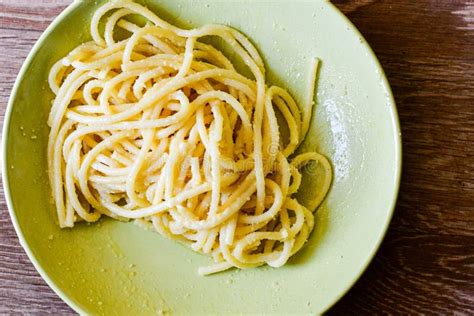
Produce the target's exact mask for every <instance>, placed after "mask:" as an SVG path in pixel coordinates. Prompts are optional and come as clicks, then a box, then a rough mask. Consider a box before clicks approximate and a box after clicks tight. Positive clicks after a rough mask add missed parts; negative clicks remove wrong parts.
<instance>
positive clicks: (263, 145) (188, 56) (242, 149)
mask: <svg viewBox="0 0 474 316" xmlns="http://www.w3.org/2000/svg"><path fill="white" fill-rule="evenodd" d="M131 14H138V15H141V16H142V17H143V18H144V19H146V20H147V23H146V24H145V25H139V24H134V23H132V22H130V21H128V20H126V17H127V16H129V15H131ZM101 22H103V23H101ZM102 24H103V25H104V27H103V28H102V27H100V25H102ZM119 28H120V29H122V30H125V31H127V32H128V33H129V34H130V35H129V36H128V37H127V38H126V39H123V40H118V39H117V38H116V37H117V36H116V31H117V30H118V29H119ZM91 35H92V38H93V41H91V42H87V43H84V44H82V45H80V46H78V47H77V48H75V49H74V50H72V51H71V52H70V53H69V54H68V55H67V56H66V57H64V58H62V59H61V60H59V61H58V62H57V63H56V64H55V65H54V66H53V67H52V69H51V72H50V75H49V84H50V87H51V90H52V91H53V92H54V93H55V95H56V97H55V99H54V103H53V105H52V108H51V112H50V114H49V118H48V125H49V126H50V127H51V132H50V134H49V142H48V167H49V178H50V182H51V187H52V192H53V197H54V201H55V205H56V209H57V216H58V219H59V225H60V226H61V227H73V226H74V224H75V223H76V222H78V221H87V222H94V221H97V220H98V219H99V218H100V217H101V216H102V215H106V216H109V217H112V218H115V219H118V220H128V219H135V220H136V221H137V222H138V223H140V224H142V225H145V226H147V227H152V228H153V229H154V230H156V231H157V232H158V233H160V234H161V235H163V236H166V237H168V238H171V239H177V240H180V241H182V242H185V243H187V244H189V246H190V247H191V248H192V249H193V250H194V251H197V252H201V253H204V254H207V255H209V256H212V258H213V259H214V261H215V264H214V265H211V266H209V267H202V268H199V273H201V274H211V273H216V272H220V271H223V270H226V269H229V268H231V267H237V268H242V269H244V268H251V267H256V266H259V265H262V264H268V265H270V266H272V267H280V266H282V265H283V264H285V263H286V262H287V260H288V258H289V257H290V256H291V255H293V254H294V253H296V252H297V251H298V250H299V249H300V248H301V247H302V246H303V244H304V243H305V241H306V240H307V238H308V236H309V234H310V232H311V231H312V229H313V226H314V218H313V214H312V212H313V211H314V210H315V209H316V208H317V207H318V206H319V204H320V203H321V201H322V200H323V198H324V197H325V195H326V193H327V192H328V190H329V187H330V183H331V166H330V164H329V162H328V160H327V159H326V158H325V157H324V156H322V155H320V154H318V153H316V152H307V153H303V154H300V155H296V156H294V155H293V154H294V152H295V150H296V148H297V147H298V146H299V144H300V143H301V141H302V140H303V139H304V137H305V135H306V133H307V131H308V127H309V124H310V118H311V111H312V106H313V97H314V95H313V94H314V84H315V80H316V72H317V67H318V60H317V59H313V60H312V61H311V64H310V67H311V69H310V70H311V71H310V73H311V76H310V79H309V81H308V94H307V98H306V102H305V104H303V106H302V107H301V110H300V108H299V107H298V106H297V104H296V102H295V101H294V99H293V98H292V96H291V95H290V94H289V93H288V92H287V91H286V90H285V89H282V88H280V87H276V86H270V87H269V86H266V83H265V68H264V64H263V61H262V58H261V57H260V55H259V53H258V51H257V50H256V49H255V47H254V46H253V45H252V44H251V42H250V41H249V40H248V39H247V38H246V37H245V36H244V35H243V34H241V33H240V32H238V31H236V30H234V29H232V28H230V27H228V26H224V25H215V24H211V25H205V26H202V27H199V28H196V29H191V30H185V29H180V28H177V27H175V26H173V25H170V24H168V23H167V22H165V21H163V20H161V19H160V18H158V17H157V16H156V15H155V14H154V13H152V12H151V11H150V10H148V9H147V8H145V7H143V6H141V5H139V4H137V3H134V2H131V1H111V2H109V3H107V4H105V5H103V6H102V7H100V8H99V9H98V10H97V11H96V12H95V14H94V16H93V18H92V21H91ZM204 36H216V37H219V38H221V39H222V40H223V41H224V42H225V43H227V44H228V45H229V47H231V48H232V50H233V52H234V53H235V55H236V56H238V57H240V58H241V59H242V60H243V62H244V63H245V65H246V66H247V67H248V68H249V69H250V71H251V72H252V74H253V78H251V79H249V78H246V77H244V76H243V75H241V74H240V73H239V72H237V71H236V69H235V68H234V65H233V63H232V62H231V61H230V60H229V59H228V58H227V57H225V56H224V54H223V53H222V52H221V51H220V50H218V49H217V48H215V47H214V46H212V45H209V44H205V43H204V42H202V41H200V40H199V39H200V38H202V37H204ZM276 110H277V111H279V112H280V113H281V116H282V117H283V118H284V121H286V124H287V125H288V130H289V137H288V138H289V139H282V137H281V136H280V135H281V134H280V131H279V126H278V123H277V116H276V113H275V111H276ZM290 157H291V158H290ZM309 161H314V162H316V163H318V165H319V166H320V167H321V170H323V172H322V173H321V174H322V177H323V178H322V179H321V181H319V182H320V183H322V184H321V188H319V189H318V190H317V192H318V194H315V196H314V199H313V200H312V201H310V202H308V203H307V204H306V205H302V204H301V203H299V202H298V200H297V199H296V198H295V197H294V194H295V193H296V192H297V191H298V188H299V186H300V184H301V177H302V174H301V172H300V171H299V168H300V167H302V166H304V165H305V164H306V163H307V162H309Z"/></svg>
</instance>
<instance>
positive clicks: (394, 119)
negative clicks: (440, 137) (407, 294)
mask: <svg viewBox="0 0 474 316" xmlns="http://www.w3.org/2000/svg"><path fill="white" fill-rule="evenodd" d="M81 2H82V1H80V0H74V1H73V2H72V3H71V4H69V5H68V6H67V7H66V8H65V9H64V10H63V11H62V12H61V13H60V14H59V15H58V16H56V17H55V18H54V19H53V21H52V22H51V24H50V25H48V27H47V28H46V29H45V31H44V32H43V33H42V34H41V36H40V37H39V38H38V39H37V40H36V42H35V44H34V45H33V47H32V48H31V50H30V52H29V53H28V56H27V57H26V59H25V61H24V62H23V65H22V66H21V68H20V71H19V73H18V75H17V76H16V79H15V83H14V85H13V88H12V90H11V92H10V97H9V99H8V103H7V108H6V110H5V116H4V120H3V129H2V144H1V149H2V154H1V161H2V166H1V169H2V184H3V190H4V196H5V201H6V204H7V208H8V213H9V215H10V219H11V221H12V223H13V227H14V229H15V232H16V234H17V236H18V239H19V242H20V245H21V246H22V248H23V250H24V251H25V252H26V254H27V256H28V259H29V260H30V261H31V263H32V264H33V266H34V267H35V269H36V271H37V272H38V273H39V274H40V276H41V278H42V279H43V280H44V281H45V282H46V284H47V285H48V286H49V287H50V288H51V289H52V290H53V291H54V293H56V295H58V296H59V297H60V298H61V299H62V300H63V301H64V302H65V303H66V304H67V305H68V306H69V307H71V308H72V309H73V310H74V311H75V312H77V313H79V314H81V315H82V314H87V313H88V312H87V311H86V310H84V309H83V308H82V307H81V306H80V305H79V304H78V303H76V302H75V301H74V300H73V299H72V298H71V297H70V296H68V295H66V293H65V292H64V291H63V290H62V289H61V288H60V286H58V285H57V284H56V283H55V282H54V281H53V280H52V279H51V278H50V277H49V275H48V274H47V273H46V271H45V270H44V269H43V267H42V266H41V264H40V263H39V262H38V260H37V259H36V256H35V255H34V254H33V251H32V249H31V248H30V246H29V244H28V242H27V241H26V239H25V236H24V234H23V232H22V230H21V229H20V225H19V221H18V218H17V216H16V212H15V210H14V208H13V201H12V198H11V194H10V183H9V179H8V176H7V174H8V168H7V163H6V162H7V145H8V143H7V140H8V139H9V137H8V136H9V126H10V119H11V113H12V110H13V103H14V100H15V99H16V96H17V93H18V89H19V86H20V83H21V81H22V80H23V77H24V76H25V74H26V70H27V69H28V68H29V66H30V64H31V63H32V61H33V59H34V57H35V56H36V54H37V52H38V51H39V49H40V48H41V46H42V44H43V42H44V41H45V39H46V38H47V37H48V36H49V35H50V33H51V32H52V31H53V30H54V29H55V28H56V26H57V25H58V24H59V23H61V22H62V20H63V19H64V18H66V17H67V15H68V14H69V13H71V12H72V11H74V10H75V9H76V8H77V7H78V6H79V5H80V4H81ZM324 2H325V3H326V4H327V5H328V7H329V8H330V9H331V10H333V11H334V12H335V13H336V14H337V15H338V16H339V17H340V18H342V20H343V21H344V22H345V23H346V25H347V26H348V27H349V28H350V30H351V31H353V32H354V33H355V35H357V36H359V37H360V38H361V39H363V43H362V45H363V46H364V48H365V49H366V50H367V53H368V54H369V57H370V58H371V59H372V60H373V61H374V66H375V68H376V69H377V70H378V71H380V73H381V76H380V83H381V86H382V87H383V88H384V89H385V90H386V93H387V103H389V108H390V117H391V123H392V124H391V125H392V128H393V129H394V134H395V142H394V143H395V148H394V149H395V155H396V157H395V167H396V170H395V174H394V175H395V177H394V179H393V180H394V183H393V184H394V190H393V192H392V198H391V203H390V205H389V206H388V207H387V212H386V216H385V221H384V223H383V229H382V230H381V231H380V234H379V236H377V238H376V241H375V242H374V243H373V246H372V249H371V251H369V252H368V254H367V255H366V258H365V260H364V261H363V263H362V264H361V265H360V266H359V267H358V268H357V270H356V271H355V274H354V277H353V279H352V281H351V282H348V283H347V284H346V285H345V286H344V288H343V289H342V290H341V291H339V293H338V295H336V296H335V297H334V298H333V300H332V301H330V302H328V303H326V304H325V306H323V307H322V308H321V310H322V313H324V312H326V311H328V310H329V309H330V308H331V307H333V306H334V305H335V304H336V303H337V302H338V301H339V300H340V299H341V298H342V297H343V296H344V295H346V294H347V292H348V291H349V290H350V289H351V288H352V287H353V286H354V285H355V283H356V282H357V281H358V280H359V279H360V278H361V276H362V275H363V274H364V272H365V271H366V270H367V268H368V266H369V265H370V263H371V262H372V260H373V259H374V257H375V255H376V253H377V251H378V250H379V248H380V246H381V244H382V242H383V240H384V238H385V236H386V234H387V231H388V228H389V225H390V223H391V220H392V218H393V214H394V212H395V207H396V204H397V200H398V195H399V192H400V180H401V172H402V135H401V129H400V121H399V117H398V112H397V107H396V103H395V98H394V96H393V92H392V89H391V87H390V84H389V82H388V79H387V76H386V74H385V71H384V70H383V68H382V65H381V64H380V61H379V60H378V58H377V56H376V55H375V53H374V51H373V50H372V48H371V47H370V45H369V44H368V42H367V40H365V38H364V36H363V35H362V34H361V33H360V31H359V30H358V29H357V28H356V27H355V25H354V24H353V23H352V22H351V21H350V20H349V18H348V17H347V16H346V15H344V13H342V12H341V11H340V10H339V9H338V8H337V7H336V6H335V5H334V4H333V3H332V2H330V1H324Z"/></svg>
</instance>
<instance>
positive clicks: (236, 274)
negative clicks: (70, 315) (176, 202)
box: [3, 0, 401, 315]
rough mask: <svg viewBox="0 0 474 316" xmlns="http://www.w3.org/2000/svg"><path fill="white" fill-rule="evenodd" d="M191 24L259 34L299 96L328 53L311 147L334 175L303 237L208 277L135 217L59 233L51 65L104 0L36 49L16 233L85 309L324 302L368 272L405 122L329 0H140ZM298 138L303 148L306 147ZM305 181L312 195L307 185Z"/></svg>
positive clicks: (57, 285) (25, 81) (275, 76)
mask: <svg viewBox="0 0 474 316" xmlns="http://www.w3.org/2000/svg"><path fill="white" fill-rule="evenodd" d="M143 2H144V3H145V4H146V5H148V6H149V7H150V8H151V9H152V10H153V11H155V12H156V13H158V14H159V15H160V16H161V17H163V18H165V19H166V20H168V21H170V22H172V23H175V24H178V25H180V26H183V27H191V26H198V25H202V24H206V23H211V22H215V23H224V24H228V25H231V26H233V27H235V28H237V29H239V30H241V31H242V32H244V33H245V34H247V35H248V36H249V37H250V38H251V39H252V40H253V41H254V43H256V44H257V46H258V48H259V49H260V51H261V53H262V55H263V56H264V58H265V62H266V64H267V66H268V68H269V76H268V77H269V80H270V82H272V83H276V84H279V85H282V86H287V87H288V88H289V90H290V91H291V92H292V94H293V95H294V96H295V97H296V98H297V99H298V98H301V96H303V95H304V87H305V84H304V83H305V79H306V76H307V65H308V60H309V58H310V57H311V56H319V57H320V58H321V60H322V61H323V63H322V67H321V71H320V80H319V84H318V94H317V109H316V111H315V115H314V118H313V124H312V130H311V131H310V133H309V135H308V138H307V140H306V141H305V143H304V148H309V149H317V150H319V151H321V152H323V153H324V154H326V155H327V156H328V157H330V159H331V161H332V163H333V166H334V172H335V176H334V179H335V180H334V183H333V186H332V189H331V191H330V194H329V196H328V198H327V199H326V202H325V203H324V205H323V207H321V208H320V209H319V210H318V213H317V223H316V228H315V231H314V232H313V234H312V236H311V238H310V240H309V242H308V244H307V245H306V246H305V248H304V249H303V250H302V251H301V252H300V253H299V254H297V255H296V256H295V257H294V258H292V259H291V260H290V262H289V263H288V264H287V265H286V266H284V267H282V268H280V269H272V268H265V267H262V268H258V269H253V270H247V271H236V270H233V271H230V272H226V273H221V274H218V275H214V276H210V277H200V276H198V274H197V273H196V269H197V267H198V266H200V265H205V264H208V263H209V262H210V260H209V259H208V258H207V257H204V256H201V255H199V254H195V253H193V252H192V251H190V250H188V249H186V248H185V247H184V246H181V245H179V244H177V243H175V242H173V241H169V240H166V239H164V238H162V237H161V236H159V235H158V234H155V233H152V232H148V231H145V230H142V229H141V228H139V227H137V226H135V225H133V224H131V223H119V222H115V221H112V220H102V221H101V222H100V223H98V224H93V225H85V224H83V225H77V227H76V228H74V229H72V230H70V229H65V230H60V229H59V228H58V226H57V225H56V219H55V211H54V207H53V205H52V203H51V198H50V190H49V185H48V180H47V175H46V144H47V135H48V128H47V126H46V119H47V114H48V111H49V108H50V104H51V100H52V97H53V95H52V93H51V92H50V91H49V88H48V86H47V81H46V78H47V74H48V71H49V69H50V67H51V66H52V65H53V63H54V62H55V61H56V60H58V59H59V58H60V57H62V56H64V55H65V54H66V53H67V52H68V51H70V50H71V49H72V48H73V47H75V46H76V45H78V44H79V43H81V42H84V41H86V40H88V34H89V33H88V25H89V21H90V18H91V16H92V12H93V11H94V10H95V9H96V8H97V6H99V5H100V4H101V3H103V1H78V2H75V3H73V4H72V5H71V6H69V7H68V8H67V9H66V10H65V11H64V12H63V13H62V14H61V15H60V16H59V17H58V18H57V19H56V20H55V21H54V22H53V24H52V25H51V26H50V27H49V28H48V30H47V31H46V32H45V33H44V34H43V36H42V37H41V39H40V40H39V41H38V43H37V44H36V45H35V47H34V48H33V50H32V52H31V53H30V56H29V57H28V59H27V61H26V62H25V64H24V66H23V68H22V70H21V72H20V75H19V76H18V79H17V82H16V84H15V87H14V89H13V92H12V95H11V99H10V103H9V105H8V110H7V114H6V117H5V124H4V130H3V148H4V160H3V161H4V164H3V181H4V182H3V183H4V186H5V194H6V197H7V202H8V206H9V209H10V214H11V217H12V221H13V223H14V225H15V228H16V231H17V233H18V236H19V238H20V242H21V244H22V245H23V247H24V248H25V250H26V252H27V253H28V255H29V257H30V259H31V261H32V262H33V264H34V265H35V267H36V269H37V270H38V271H39V272H40V274H41V275H42V276H43V278H44V279H45V280H46V282H47V283H48V284H49V285H50V286H51V287H52V288H53V289H54V291H55V292H56V293H57V294H58V295H59V296H60V297H61V298H62V299H63V300H64V301H66V302H67V303H68V304H69V305H70V306H71V307H72V308H74V309H75V310H76V311H78V312H80V313H92V314H130V315H133V314H135V313H140V314H156V313H157V312H160V311H162V312H167V311H169V312H172V313H174V314H177V315H179V314H190V313H193V314H204V313H205V314H222V313H280V314H288V313H303V314H306V313H320V312H323V311H325V310H326V309H328V308H329V307H330V306H331V305H332V304H333V303H335V302H336V301H337V300H338V299H339V298H340V297H341V296H342V295H343V294H344V293H345V292H346V291H347V290H348V289H349V288H350V286H351V285H352V284H353V283H354V282H355V281H356V280H357V278H358V277H359V276H360V275H361V273H362V272H363V271H364V269H365V268H366V266H367V265H368V263H369V262H370V260H371V258H372V257H373V255H374V253H375V251H376V250H377V247H378V246H379V244H380V242H381V240H382V238H383V235H384V233H385V231H386V229H387V226H388V224H389V221H390V218H391V215H392V211H393V207H394V204H395V201H396V196H397V191H398V186H399V177H400V164H401V155H400V151H401V149H400V132H399V127H398V121H397V114H396V109H395V105H394V101H393V97H392V95H391V92H390V87H389V85H388V83H387V80H386V78H385V76H384V73H383V71H382V69H381V67H380V65H379V63H378V62H377V59H376V57H375V56H374V54H373V53H372V51H371V50H370V48H369V46H368V45H367V43H366V42H365V40H364V39H363V38H362V36H361V35H360V34H359V33H358V32H357V30H356V29H355V28H354V26H352V24H351V23H350V22H349V21H348V20H347V19H346V18H345V17H344V16H343V15H342V14H341V13H340V12H339V11H338V10H337V9H336V8H335V7H334V6H333V5H331V4H330V3H329V2H326V1H298V2H294V1H271V2H270V1H250V0H239V1H211V0H208V1H206V2H200V1H193V0H173V1H172V0H167V1H165V0H162V1H158V0H148V1H143ZM304 148H303V149H304ZM312 187H313V186H311V185H307V186H306V191H305V193H304V194H306V195H308V194H311V188H312Z"/></svg>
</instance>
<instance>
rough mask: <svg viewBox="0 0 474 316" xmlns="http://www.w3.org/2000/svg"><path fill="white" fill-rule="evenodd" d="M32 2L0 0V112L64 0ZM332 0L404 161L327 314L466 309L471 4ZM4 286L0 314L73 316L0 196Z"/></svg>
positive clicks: (470, 272) (473, 209)
mask: <svg viewBox="0 0 474 316" xmlns="http://www.w3.org/2000/svg"><path fill="white" fill-rule="evenodd" d="M34 3H35V4H34V6H33V5H32V1H31V0H0V78H1V79H0V108H1V116H2V119H3V113H4V110H5V108H6V104H7V100H8V97H9V94H10V90H11V87H12V85H13V82H14V80H15V77H16V75H17V73H18V71H19V68H20V66H21V64H22V62H23V60H24V59H25V57H26V55H27V53H28V51H29V50H30V49H31V46H32V45H33V43H34V42H35V40H36V39H37V38H38V37H39V36H40V34H41V32H42V31H43V30H44V29H45V28H46V27H47V25H48V24H49V23H50V21H51V20H52V19H53V18H54V17H55V16H56V15H57V14H59V12H60V11H61V10H63V8H64V7H65V6H66V5H67V4H69V3H70V0H40V1H35V2H34ZM334 3H335V4H336V5H337V6H338V7H339V8H340V9H341V10H342V11H343V12H344V13H345V14H346V15H347V16H348V17H349V19H350V20H351V21H352V22H353V23H354V24H355V25H356V26H357V28H358V29H359V30H360V31H361V33H362V34H363V35H364V36H365V38H366V39H367V41H368V42H369V43H370V44H371V46H372V48H373V49H374V51H375V53H376V54H377V56H378V57H379V59H380V61H381V63H382V65H383V67H384V69H385V71H386V74H387V77H388V78H389V81H390V83H391V85H392V88H393V92H394V95H395V99H396V101H397V106H398V112H399V116H400V121H401V127H402V134H403V151H404V152H403V164H404V165H403V176H402V185H401V189H400V196H399V202H398V205H397V208H396V211H395V215H394V218H393V221H392V223H391V225H390V229H389V232H388V234H387V236H386V238H385V241H384V243H383V244H382V246H381V249H380V250H379V252H378V254H377V256H376V258H375V260H374V261H373V262H372V264H371V265H370V267H369V268H368V270H367V271H366V272H365V273H364V275H363V276H362V278H361V279H360V280H359V281H358V282H357V284H356V285H355V286H354V287H353V289H352V290H350V291H349V293H348V294H347V295H346V296H345V297H344V298H343V299H342V300H341V301H340V302H339V303H337V304H336V305H335V306H334V307H333V308H332V309H331V311H330V312H329V314H334V315H339V314H341V315H345V314H418V313H424V314H465V315H467V314H473V313H474V89H473V86H474V2H473V1H458V0H446V1H439V0H431V1H429V0H418V1H412V0H397V1H377V0H357V1H355V0H353V1H343V0H336V1H334ZM9 56H14V57H15V58H13V59H12V58H10V57H9ZM2 193H3V192H2ZM0 284H1V285H2V286H1V287H0V314H25V313H26V314H50V313H52V314H61V315H64V314H73V311H72V310H71V309H70V308H69V307H67V306H66V304H64V303H63V302H62V301H61V300H60V299H59V298H58V297H57V296H56V295H55V294H54V293H53V292H52V291H51V290H50V289H49V287H48V286H47V285H46V284H45V283H44V281H43V280H42V279H41V277H40V276H39V275H38V274H37V272H36V271H35V269H34V268H33V266H32V264H31V263H30V261H29V260H28V258H27V257H26V254H25V253H24V251H23V249H22V248H21V246H20V245H19V242H18V239H17V237H16V234H15V232H14V230H13V227H12V224H11V222H10V218H9V216H8V213H7V208H6V204H5V201H4V198H3V194H2V198H1V199H0Z"/></svg>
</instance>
